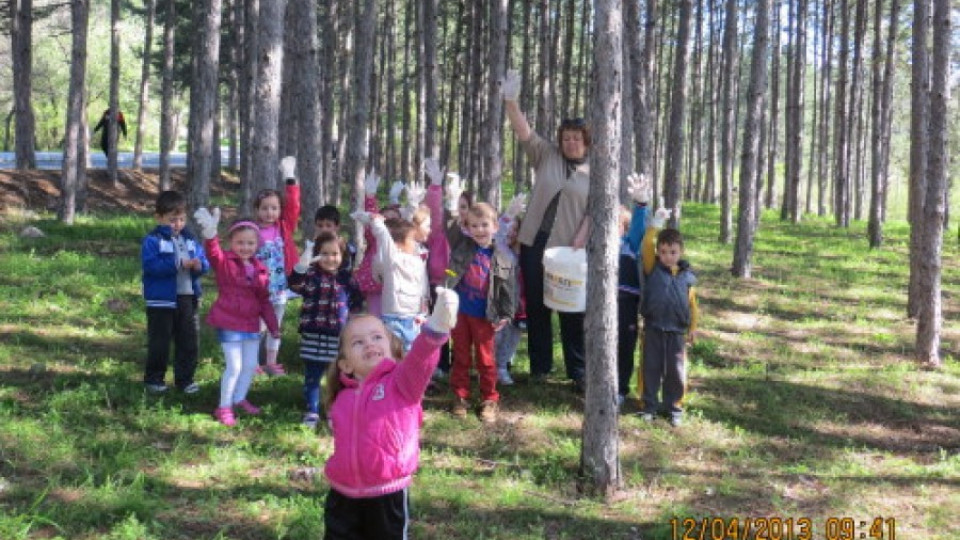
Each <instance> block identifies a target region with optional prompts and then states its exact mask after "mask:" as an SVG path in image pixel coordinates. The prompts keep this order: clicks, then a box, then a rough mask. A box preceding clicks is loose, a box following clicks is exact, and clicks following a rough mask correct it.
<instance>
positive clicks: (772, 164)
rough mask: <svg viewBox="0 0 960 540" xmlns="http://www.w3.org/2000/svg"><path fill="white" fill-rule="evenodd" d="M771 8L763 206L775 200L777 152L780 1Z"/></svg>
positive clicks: (768, 206)
mask: <svg viewBox="0 0 960 540" xmlns="http://www.w3.org/2000/svg"><path fill="white" fill-rule="evenodd" d="M788 1H789V0H788ZM774 5H775V6H776V7H775V8H774V10H773V17H774V21H775V22H774V23H773V35H775V36H777V39H774V40H773V45H772V49H773V53H772V55H773V60H772V66H771V68H770V128H769V129H770V135H769V139H770V143H769V144H770V146H769V149H768V150H767V194H766V198H765V199H764V206H766V207H767V208H773V207H774V205H775V204H776V201H777V155H778V154H779V150H780V148H779V142H780V141H779V135H780V129H779V124H778V122H779V121H780V56H781V52H780V51H781V50H780V1H779V0H777V2H776V3H775V4H774Z"/></svg>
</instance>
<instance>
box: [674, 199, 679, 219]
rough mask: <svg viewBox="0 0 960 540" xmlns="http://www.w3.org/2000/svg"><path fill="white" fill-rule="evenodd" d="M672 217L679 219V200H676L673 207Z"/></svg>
mask: <svg viewBox="0 0 960 540" xmlns="http://www.w3.org/2000/svg"><path fill="white" fill-rule="evenodd" d="M673 219H675V220H677V221H680V202H679V201H677V205H676V206H674V207H673Z"/></svg>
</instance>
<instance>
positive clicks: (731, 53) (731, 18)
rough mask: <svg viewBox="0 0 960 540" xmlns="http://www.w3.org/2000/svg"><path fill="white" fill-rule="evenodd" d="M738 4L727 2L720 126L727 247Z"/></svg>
mask: <svg viewBox="0 0 960 540" xmlns="http://www.w3.org/2000/svg"><path fill="white" fill-rule="evenodd" d="M737 18H738V14H737V0H727V7H726V15H725V16H724V19H723V21H724V25H723V117H722V119H721V122H720V132H721V134H720V165H721V183H722V184H723V188H722V193H721V197H720V199H721V209H720V213H721V218H720V242H722V243H724V244H727V243H729V242H730V238H731V236H732V231H731V229H732V228H733V214H732V209H731V204H732V199H733V151H734V143H735V138H736V135H735V133H734V132H735V129H736V125H734V117H733V115H734V108H735V107H736V105H737V104H736V101H735V100H734V85H735V84H736V81H734V79H733V76H734V74H735V73H736V72H737Z"/></svg>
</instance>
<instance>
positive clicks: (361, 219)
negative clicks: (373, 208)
mask: <svg viewBox="0 0 960 540" xmlns="http://www.w3.org/2000/svg"><path fill="white" fill-rule="evenodd" d="M350 217H352V218H353V220H354V221H356V222H357V223H360V224H363V225H369V224H370V223H371V222H372V221H373V214H371V213H370V212H364V211H363V210H357V211H356V212H353V213H352V214H350Z"/></svg>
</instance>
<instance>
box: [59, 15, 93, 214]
mask: <svg viewBox="0 0 960 540" xmlns="http://www.w3.org/2000/svg"><path fill="white" fill-rule="evenodd" d="M89 10H90V4H88V3H87V1H86V0H73V1H72V2H71V3H70V22H71V35H72V36H73V40H72V41H73V43H72V46H71V52H70V91H69V93H68V94H67V123H66V128H65V129H64V134H65V136H64V144H63V168H62V169H61V172H60V179H61V180H60V207H59V209H58V212H57V218H58V219H59V220H60V221H62V222H64V223H67V224H69V225H73V221H74V219H75V218H76V210H77V189H78V186H79V184H80V175H81V174H83V170H84V167H83V163H82V162H81V161H80V159H79V152H80V146H81V145H83V144H85V142H86V141H85V140H84V137H83V131H82V126H83V120H82V118H83V115H84V107H83V105H84V103H83V101H84V100H83V91H84V81H85V79H86V77H87V19H88V18H89V14H90V11H89Z"/></svg>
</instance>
